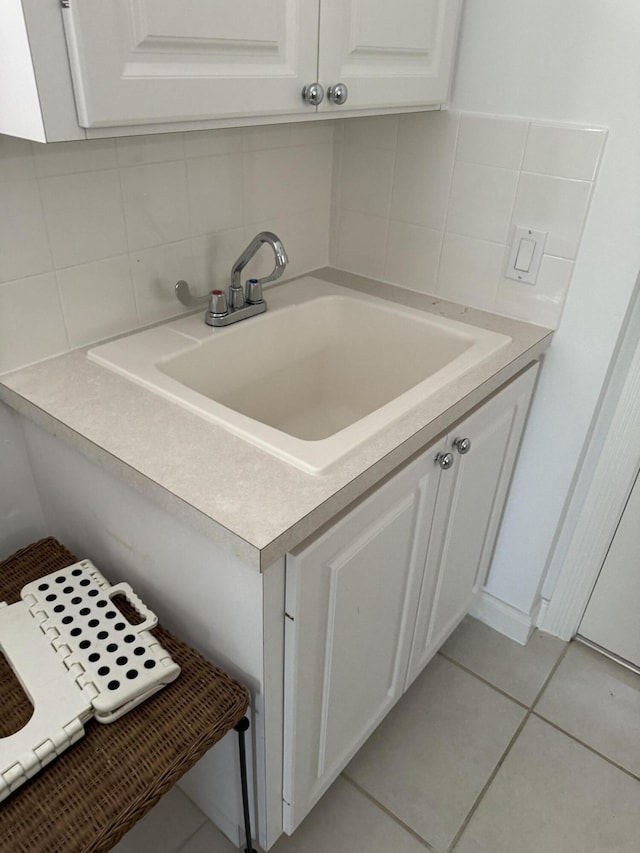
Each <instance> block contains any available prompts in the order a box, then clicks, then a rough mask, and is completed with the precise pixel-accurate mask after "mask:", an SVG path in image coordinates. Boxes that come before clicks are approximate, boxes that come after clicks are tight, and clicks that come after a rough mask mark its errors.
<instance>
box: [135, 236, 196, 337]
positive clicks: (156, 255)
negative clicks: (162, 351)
mask: <svg viewBox="0 0 640 853" xmlns="http://www.w3.org/2000/svg"><path fill="white" fill-rule="evenodd" d="M129 260H130V264H131V276H132V280H133V290H134V294H135V300H136V306H137V309H138V315H139V317H140V322H141V323H144V324H146V323H157V322H159V321H160V320H166V319H167V318H169V317H174V316H175V315H176V314H182V313H184V312H185V311H187V310H189V309H187V308H185V307H184V306H183V305H181V304H180V303H179V302H178V300H177V298H176V295H175V290H174V288H175V284H176V282H177V281H180V280H181V279H186V281H188V282H189V284H190V285H191V287H192V290H193V289H194V288H193V285H192V282H193V257H192V252H191V242H190V241H189V240H181V241H180V242H177V243H165V244H164V245H162V246H154V247H153V248H150V249H141V250H140V251H137V252H131V254H130V257H129Z"/></svg>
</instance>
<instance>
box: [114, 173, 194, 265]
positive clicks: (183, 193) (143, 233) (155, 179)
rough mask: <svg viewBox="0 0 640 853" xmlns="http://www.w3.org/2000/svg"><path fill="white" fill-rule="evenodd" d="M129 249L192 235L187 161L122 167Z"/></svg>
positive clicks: (121, 174) (156, 244) (155, 244)
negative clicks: (190, 232)
mask: <svg viewBox="0 0 640 853" xmlns="http://www.w3.org/2000/svg"><path fill="white" fill-rule="evenodd" d="M120 180H121V183H122V197H123V201H124V215H125V221H126V225H127V239H128V242H129V249H145V248H148V247H150V246H159V245H161V244H162V243H167V242H170V241H175V240H181V239H183V238H186V237H188V236H189V198H188V192H187V170H186V167H185V163H184V161H183V160H174V161H171V162H168V163H150V164H148V165H145V166H130V167H128V168H125V169H121V170H120Z"/></svg>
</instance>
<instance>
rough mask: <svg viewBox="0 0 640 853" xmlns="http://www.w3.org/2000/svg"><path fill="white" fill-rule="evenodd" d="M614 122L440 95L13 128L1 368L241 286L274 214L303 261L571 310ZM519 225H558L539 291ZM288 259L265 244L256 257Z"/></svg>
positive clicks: (260, 265)
mask: <svg viewBox="0 0 640 853" xmlns="http://www.w3.org/2000/svg"><path fill="white" fill-rule="evenodd" d="M606 135H607V134H606V131H605V130H602V129H601V128H582V127H576V126H571V127H568V126H565V125H554V124H551V123H549V122H544V121H535V120H534V121H529V120H527V119H522V118H515V119H514V118H510V117H502V116H480V115H470V114H462V115H461V114H458V113H455V112H447V111H442V112H439V111H434V112H418V113H408V114H404V115H400V116H398V115H387V116H375V117H363V118H359V119H345V120H339V121H322V122H302V123H291V124H288V123H283V124H279V125H273V126H267V127H256V128H239V129H236V128H230V129H223V130H216V131H202V132H199V131H198V132H190V133H176V134H159V135H150V136H140V137H131V138H122V139H117V140H109V139H106V140H92V141H83V142H72V143H59V144H52V145H39V144H37V143H29V142H26V141H24V140H20V139H13V138H10V137H5V136H0V372H3V371H6V370H11V369H14V368H16V367H19V366H21V365H23V364H27V363H30V362H32V361H35V360H38V359H41V358H46V357H48V356H50V355H54V354H57V353H59V352H62V351H64V350H66V349H68V348H69V347H74V346H79V345H84V344H88V343H92V342H94V341H96V340H99V339H101V338H104V337H106V336H109V335H113V334H117V333H119V332H122V331H126V330H129V329H131V328H134V327H137V326H140V325H145V324H147V323H150V322H157V321H158V320H162V319H165V318H166V317H170V316H174V315H176V314H179V313H181V312H182V311H183V309H182V307H181V306H180V305H179V303H177V301H176V300H175V298H174V295H173V286H174V284H175V281H176V280H177V279H179V278H186V279H187V280H188V281H190V283H191V285H192V289H193V291H194V292H197V293H205V292H206V291H207V290H208V289H210V288H211V287H213V286H214V285H217V286H219V285H224V283H225V282H226V280H227V279H228V275H229V270H230V268H231V264H232V263H233V260H235V258H236V257H237V255H238V254H239V253H240V251H241V250H242V249H243V248H244V246H245V244H246V243H247V242H248V240H249V239H250V238H251V236H253V234H255V233H256V232H257V231H258V230H261V229H271V230H275V231H276V233H278V234H280V236H281V237H282V239H283V240H284V242H285V246H286V248H287V252H288V253H289V256H290V259H291V260H290V266H289V269H288V271H287V274H288V275H296V274H301V273H304V272H306V271H308V270H311V269H314V268H316V267H318V266H323V265H324V264H326V263H327V262H328V261H331V262H333V263H335V264H337V265H338V266H340V267H343V268H345V269H348V270H350V271H353V272H359V273H362V274H364V275H371V276H374V277H376V278H384V279H386V280H387V281H390V282H392V283H396V284H399V285H402V286H405V287H410V288H413V289H415V290H419V291H423V292H435V293H437V294H439V295H441V296H442V297H446V298H450V299H454V300H455V299H457V300H458V301H462V302H467V303H468V304H470V305H474V306H477V307H481V308H486V309H489V310H496V311H499V312H503V313H507V314H511V315H513V316H516V317H521V318H523V319H528V320H531V321H533V322H538V323H543V324H545V325H557V323H558V321H559V317H560V313H561V310H562V305H563V303H564V298H565V296H566V291H567V287H568V284H569V281H570V278H571V272H572V270H573V259H574V258H575V257H576V253H577V251H578V248H579V242H580V237H581V234H582V230H583V227H584V221H585V218H586V215H587V212H588V207H589V201H590V198H591V194H592V190H593V184H594V181H595V180H596V177H597V173H598V168H599V164H600V161H601V158H602V151H603V148H604V143H605V140H606ZM516 224H517V225H525V226H529V227H533V228H539V229H541V230H545V231H549V239H548V241H547V245H546V249H545V252H546V254H545V256H544V258H543V263H542V268H541V273H540V279H539V281H538V284H537V285H535V286H534V287H531V286H529V285H521V284H518V283H516V282H509V281H508V280H506V279H504V278H503V273H504V262H505V257H506V254H507V250H508V242H509V240H510V236H511V233H512V230H513V227H514V225H516ZM270 266H271V259H270V258H269V257H267V253H261V254H260V256H259V257H258V258H257V259H256V261H255V263H254V264H253V265H252V270H251V271H253V270H256V271H260V272H259V273H256V274H263V273H264V272H268V271H269V269H268V268H269V267H270ZM43 306H44V308H43ZM42 316H47V323H46V324H40V321H39V319H38V318H39V317H42ZM27 317H28V329H29V333H27V334H25V331H24V330H25V328H26V327H27V323H26V318H27ZM41 325H42V328H40V326H41Z"/></svg>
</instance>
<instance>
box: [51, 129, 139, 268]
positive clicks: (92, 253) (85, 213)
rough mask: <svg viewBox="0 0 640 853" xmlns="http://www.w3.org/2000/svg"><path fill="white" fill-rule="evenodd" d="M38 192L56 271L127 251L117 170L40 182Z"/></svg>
mask: <svg viewBox="0 0 640 853" xmlns="http://www.w3.org/2000/svg"><path fill="white" fill-rule="evenodd" d="M63 144H66V143H63ZM40 192H41V194H42V206H43V208H44V215H45V221H46V223H47V230H48V232H49V241H50V243H51V251H52V253H53V260H54V264H55V266H56V267H57V268H60V267H69V266H72V265H74V264H82V263H86V262H88V261H95V260H99V259H101V258H107V257H109V256H112V255H117V254H122V253H123V252H126V251H127V238H126V234H125V227H124V208H123V205H122V192H121V189H120V173H119V172H118V170H117V169H107V170H103V171H99V172H78V173H76V174H72V175H59V176H56V177H52V178H41V179H40Z"/></svg>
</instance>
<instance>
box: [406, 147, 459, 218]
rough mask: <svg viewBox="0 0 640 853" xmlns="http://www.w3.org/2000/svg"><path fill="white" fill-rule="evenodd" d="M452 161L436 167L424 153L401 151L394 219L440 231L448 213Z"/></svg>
mask: <svg viewBox="0 0 640 853" xmlns="http://www.w3.org/2000/svg"><path fill="white" fill-rule="evenodd" d="M452 172H453V160H451V161H449V160H447V161H445V162H444V164H442V165H440V164H438V165H436V166H434V165H433V164H432V163H431V162H430V161H429V160H428V159H426V158H425V156H424V155H423V154H411V153H408V152H405V151H398V154H397V157H396V165H395V172H394V176H393V193H392V201H391V219H395V220H398V221H399V222H411V223H413V224H414V225H423V226H425V227H426V228H433V229H435V230H437V231H441V230H442V229H443V228H444V222H445V218H446V215H447V203H448V201H449V190H450V188H451V175H452Z"/></svg>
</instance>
